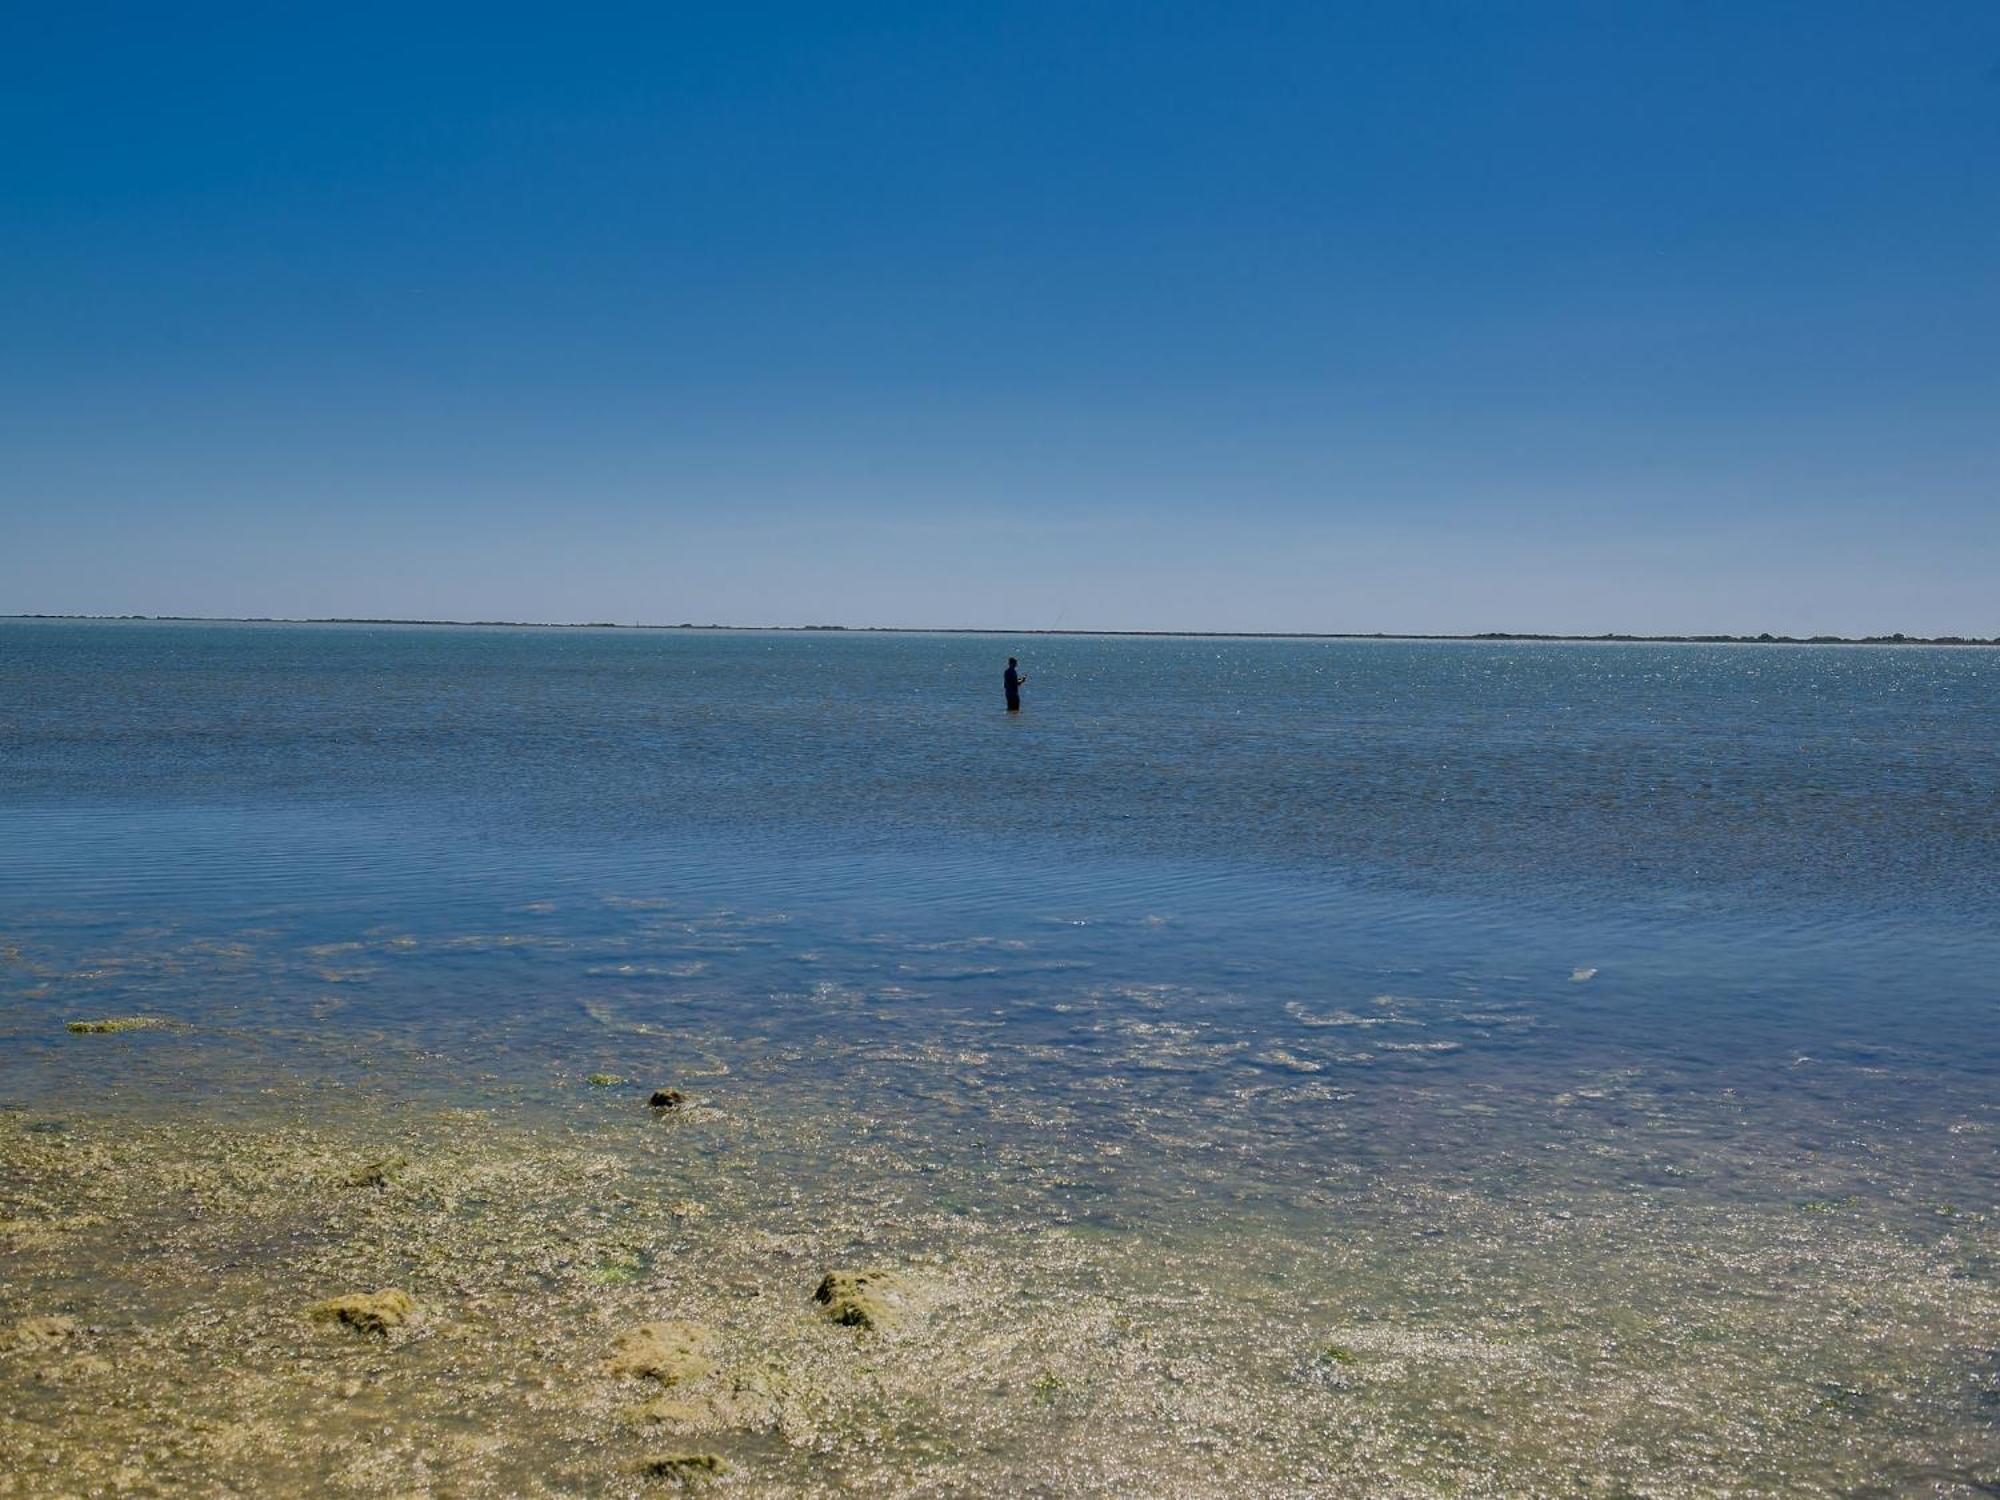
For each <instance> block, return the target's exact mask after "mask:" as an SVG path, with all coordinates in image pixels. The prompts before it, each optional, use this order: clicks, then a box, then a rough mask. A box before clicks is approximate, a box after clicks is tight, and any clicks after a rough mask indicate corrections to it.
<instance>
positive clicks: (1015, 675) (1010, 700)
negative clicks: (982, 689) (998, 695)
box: [1000, 656, 1028, 714]
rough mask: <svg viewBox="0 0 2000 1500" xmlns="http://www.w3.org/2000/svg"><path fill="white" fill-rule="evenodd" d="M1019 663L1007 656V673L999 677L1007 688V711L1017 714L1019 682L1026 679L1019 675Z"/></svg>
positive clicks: (1019, 706) (1019, 702)
mask: <svg viewBox="0 0 2000 1500" xmlns="http://www.w3.org/2000/svg"><path fill="white" fill-rule="evenodd" d="M1020 665H1021V664H1020V663H1019V662H1018V661H1016V660H1015V659H1014V658H1013V657H1011V656H1010V657H1008V658H1007V675H1006V676H1004V677H1002V678H1001V679H1000V681H1001V682H1002V683H1004V684H1005V685H1006V688H1007V712H1008V713H1010V714H1017V713H1019V712H1020V711H1021V684H1022V683H1024V682H1026V681H1027V680H1028V679H1027V678H1025V677H1023V676H1022V675H1021V673H1020V671H1019V668H1020Z"/></svg>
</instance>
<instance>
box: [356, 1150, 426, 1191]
mask: <svg viewBox="0 0 2000 1500" xmlns="http://www.w3.org/2000/svg"><path fill="white" fill-rule="evenodd" d="M409 1164H410V1159H409V1158H408V1157H407V1156H405V1155H403V1153H402V1152H400V1151H392V1152H391V1153H390V1154H389V1155H387V1156H378V1157H376V1158H375V1160H373V1161H366V1162H363V1163H362V1164H361V1165H360V1166H358V1167H356V1168H355V1169H354V1170H353V1171H351V1172H349V1173H347V1174H346V1175H345V1176H343V1177H342V1178H341V1179H340V1180H341V1181H342V1182H343V1183H345V1184H346V1185H347V1186H348V1187H372V1188H380V1187H387V1186H388V1185H389V1184H390V1183H392V1182H394V1181H395V1180H396V1178H397V1177H399V1176H401V1175H402V1171H403V1168H405V1167H407V1166H408V1165H409Z"/></svg>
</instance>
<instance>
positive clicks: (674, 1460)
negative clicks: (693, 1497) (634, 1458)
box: [636, 1453, 729, 1484]
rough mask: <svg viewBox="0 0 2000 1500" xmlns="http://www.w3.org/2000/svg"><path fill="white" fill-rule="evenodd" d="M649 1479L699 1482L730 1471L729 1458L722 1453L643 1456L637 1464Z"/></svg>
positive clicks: (682, 1482) (686, 1482)
mask: <svg viewBox="0 0 2000 1500" xmlns="http://www.w3.org/2000/svg"><path fill="white" fill-rule="evenodd" d="M636 1468H637V1471H638V1473H639V1474H641V1475H643V1476H644V1477H645V1478H647V1479H672V1480H675V1481H677V1482H678V1483H681V1484H698V1483H700V1482H701V1481H702V1480H704V1479H713V1478H714V1477H715V1476H716V1475H718V1474H727V1473H728V1472H729V1460H728V1459H726V1458H724V1457H723V1456H722V1455H721V1454H720V1453H660V1454H655V1455H654V1456H653V1457H651V1458H642V1459H640V1460H639V1462H638V1464H637V1465H636Z"/></svg>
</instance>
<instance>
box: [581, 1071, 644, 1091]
mask: <svg viewBox="0 0 2000 1500" xmlns="http://www.w3.org/2000/svg"><path fill="white" fill-rule="evenodd" d="M583 1081H584V1082H585V1083H587V1084H589V1085H590V1086H591V1087H592V1088H594V1089H614V1088H616V1087H618V1085H619V1084H621V1083H630V1082H631V1081H632V1080H631V1079H629V1078H620V1077H619V1076H618V1075H617V1074H616V1073H591V1074H589V1075H587V1076H586V1077H585V1078H584V1080H583Z"/></svg>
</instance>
